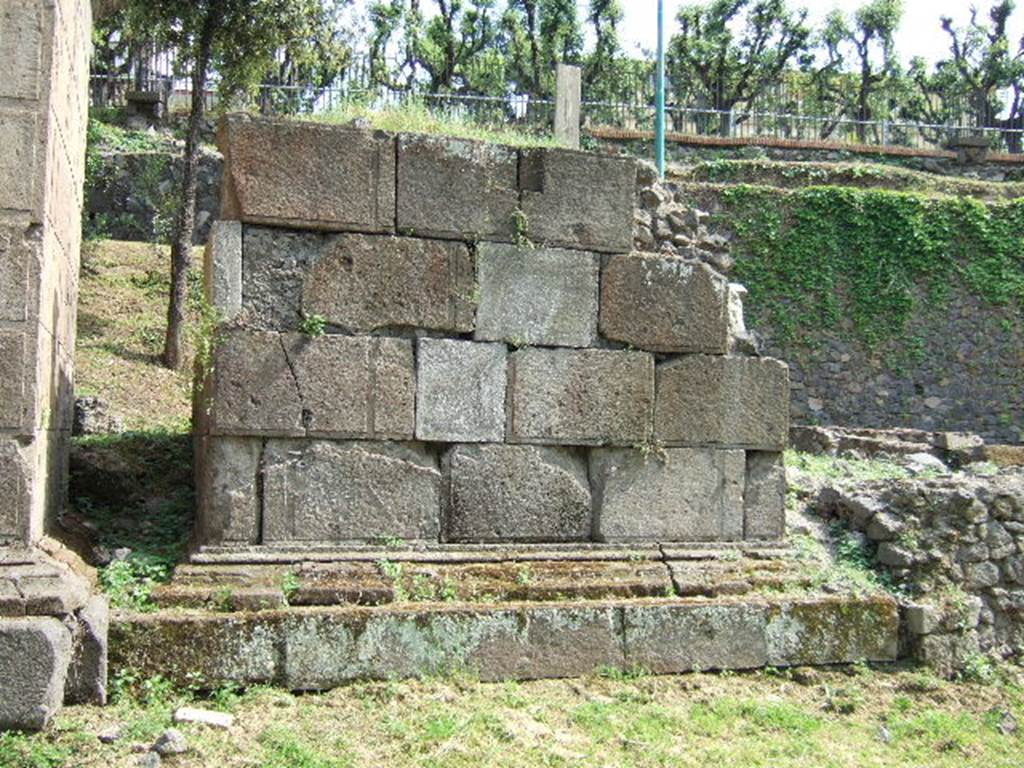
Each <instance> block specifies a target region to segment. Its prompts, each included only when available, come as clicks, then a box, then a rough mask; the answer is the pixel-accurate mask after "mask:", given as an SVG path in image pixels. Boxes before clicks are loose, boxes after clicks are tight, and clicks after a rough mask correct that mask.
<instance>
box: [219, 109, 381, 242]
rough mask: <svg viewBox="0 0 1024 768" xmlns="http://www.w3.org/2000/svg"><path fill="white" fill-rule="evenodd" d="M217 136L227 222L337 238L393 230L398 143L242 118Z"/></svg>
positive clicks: (372, 134) (367, 134)
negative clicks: (312, 231) (325, 233)
mask: <svg viewBox="0 0 1024 768" xmlns="http://www.w3.org/2000/svg"><path fill="white" fill-rule="evenodd" d="M219 133H220V135H219V144H220V147H221V150H222V152H223V153H224V194H223V199H222V207H223V211H222V213H223V215H222V218H224V219H237V220H240V221H244V222H251V223H262V224H275V225H281V226H291V227H300V228H306V229H326V230H336V231H353V230H354V231H363V232H389V231H392V230H393V229H394V223H395V139H394V137H392V136H388V135H387V134H383V133H380V132H376V131H366V130H361V129H358V128H348V127H345V126H340V125H325V124H322V123H321V124H318V123H313V122H307V121H300V120H251V119H249V118H247V117H244V116H231V117H228V118H226V119H225V121H224V122H223V123H222V124H221V127H220V132H219Z"/></svg>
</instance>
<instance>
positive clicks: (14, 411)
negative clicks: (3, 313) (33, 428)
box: [0, 331, 31, 429]
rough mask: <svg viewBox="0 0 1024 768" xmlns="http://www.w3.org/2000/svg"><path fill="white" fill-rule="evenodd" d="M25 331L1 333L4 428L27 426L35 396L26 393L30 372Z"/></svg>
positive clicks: (1, 420) (0, 404) (0, 409)
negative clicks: (26, 375)
mask: <svg viewBox="0 0 1024 768" xmlns="http://www.w3.org/2000/svg"><path fill="white" fill-rule="evenodd" d="M25 358H26V356H25V333H24V331H0V428H3V429H20V428H23V427H25V426H27V424H26V420H27V416H28V412H29V411H30V408H29V403H28V402H26V401H27V400H28V399H29V397H30V396H31V393H30V392H25V374H26V373H31V371H28V370H26V369H27V361H26V359H25Z"/></svg>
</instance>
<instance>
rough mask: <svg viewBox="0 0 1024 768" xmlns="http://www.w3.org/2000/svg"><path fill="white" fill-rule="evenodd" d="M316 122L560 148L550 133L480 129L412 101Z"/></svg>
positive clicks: (341, 112)
mask: <svg viewBox="0 0 1024 768" xmlns="http://www.w3.org/2000/svg"><path fill="white" fill-rule="evenodd" d="M304 119H313V120H316V121H317V122H325V123H349V122H351V121H353V120H357V119H360V120H365V121H367V122H368V123H369V124H370V125H371V126H373V127H374V128H376V129H378V130H381V131H389V132H392V133H427V134H433V135H437V136H452V137H454V138H458V139H472V140H474V141H486V142H489V143H493V144H506V145H509V146H513V147H558V146H561V145H560V144H559V143H558V142H557V141H556V140H555V138H554V137H553V136H552V135H551V134H549V133H528V132H526V131H518V130H514V129H511V128H507V127H502V126H500V125H493V126H488V125H481V124H480V123H477V122H473V121H471V120H468V119H464V118H461V117H458V116H454V115H443V114H439V113H437V112H433V111H431V110H429V109H428V108H427V107H426V106H425V105H423V104H422V103H419V102H415V101H411V102H407V103H405V104H402V105H400V106H389V107H383V108H381V109H373V108H371V107H368V106H366V105H363V104H356V103H352V104H347V105H345V106H343V107H341V108H340V109H338V110H335V111H333V112H328V113H326V114H322V115H316V116H315V117H313V118H304Z"/></svg>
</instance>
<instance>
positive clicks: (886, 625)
mask: <svg viewBox="0 0 1024 768" xmlns="http://www.w3.org/2000/svg"><path fill="white" fill-rule="evenodd" d="M899 623H900V622H899V609H898V607H897V605H896V603H895V601H894V600H892V598H889V597H875V598H865V599H863V600H860V601H856V602H853V603H852V604H851V603H850V602H848V601H846V600H843V599H841V598H833V599H821V600H816V601H806V602H793V603H788V604H783V605H781V606H775V607H773V608H772V609H770V610H769V611H768V623H767V626H766V629H765V635H766V638H767V644H768V663H769V664H771V665H773V666H789V665H799V664H828V663H852V662H855V661H894V660H895V659H896V655H897V651H898V648H897V645H898V638H899Z"/></svg>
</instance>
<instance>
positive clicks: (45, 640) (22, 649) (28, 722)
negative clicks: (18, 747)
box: [0, 617, 71, 731]
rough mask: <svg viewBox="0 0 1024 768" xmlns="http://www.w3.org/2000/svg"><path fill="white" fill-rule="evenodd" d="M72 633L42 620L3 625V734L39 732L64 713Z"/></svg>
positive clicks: (0, 650) (53, 621)
mask: <svg viewBox="0 0 1024 768" xmlns="http://www.w3.org/2000/svg"><path fill="white" fill-rule="evenodd" d="M70 661H71V632H70V631H68V629H67V627H65V626H64V625H63V624H62V623H61V622H60V621H59V620H57V619H54V618H50V617H43V618H32V619H8V620H3V621H0V731H4V730H9V729H10V730H39V729H40V728H43V727H44V726H45V725H46V724H47V723H48V722H49V721H50V718H51V717H53V715H54V714H55V713H56V712H57V710H58V709H60V706H61V704H62V703H63V700H64V682H65V680H66V679H67V672H68V664H69V663H70Z"/></svg>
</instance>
